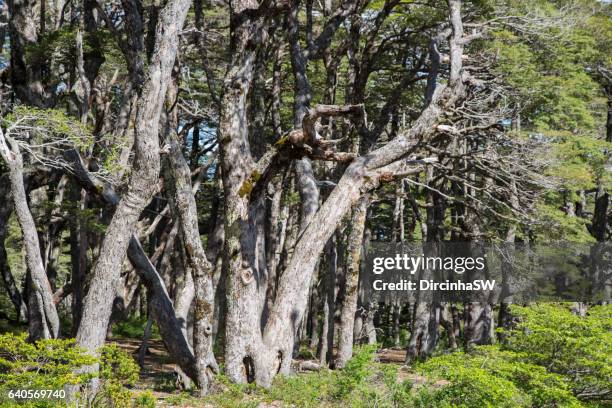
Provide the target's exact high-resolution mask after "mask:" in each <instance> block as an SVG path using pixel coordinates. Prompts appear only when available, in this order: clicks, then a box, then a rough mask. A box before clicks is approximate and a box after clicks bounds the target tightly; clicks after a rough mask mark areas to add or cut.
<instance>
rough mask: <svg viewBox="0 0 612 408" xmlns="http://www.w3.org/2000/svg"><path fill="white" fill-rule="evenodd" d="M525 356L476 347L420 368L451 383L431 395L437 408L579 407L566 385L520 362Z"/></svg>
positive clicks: (436, 358) (557, 376) (536, 367)
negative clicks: (446, 407) (439, 407)
mask: <svg viewBox="0 0 612 408" xmlns="http://www.w3.org/2000/svg"><path fill="white" fill-rule="evenodd" d="M524 358H525V356H524V355H521V354H517V353H514V352H511V351H502V350H499V348H498V347H497V346H484V347H478V348H476V350H474V351H473V352H471V353H463V352H458V353H452V354H447V355H443V356H439V357H435V358H432V359H431V360H429V361H427V362H425V363H423V364H422V365H420V366H419V370H420V371H421V372H422V373H424V374H426V375H428V376H433V377H434V378H445V379H446V380H448V381H450V383H449V384H448V385H446V386H443V387H442V388H440V389H439V390H438V391H436V392H434V393H432V395H431V396H432V397H433V399H434V400H435V401H436V402H437V404H436V405H437V406H457V407H542V406H564V407H573V406H579V403H578V400H576V398H575V397H574V396H573V395H572V393H571V392H570V390H569V385H568V384H567V383H566V382H565V381H564V379H563V378H562V377H561V376H559V375H556V374H551V373H548V372H547V371H546V369H545V368H544V367H542V366H538V365H535V364H531V363H528V362H525V361H523V359H524Z"/></svg>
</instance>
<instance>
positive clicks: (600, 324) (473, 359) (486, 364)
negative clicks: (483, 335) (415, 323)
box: [417, 304, 612, 407]
mask: <svg viewBox="0 0 612 408" xmlns="http://www.w3.org/2000/svg"><path fill="white" fill-rule="evenodd" d="M512 313H513V314H514V315H515V316H516V317H517V318H518V320H519V323H518V324H517V325H516V327H515V328H514V329H512V330H510V331H509V332H507V333H506V341H507V343H504V344H503V345H502V346H499V345H495V346H481V347H476V348H475V349H474V350H473V351H471V352H469V353H465V352H456V353H451V354H445V355H441V356H437V357H433V358H431V359H430V360H428V361H426V362H424V363H422V364H420V365H419V366H418V367H417V369H418V371H419V372H420V373H422V374H423V375H426V376H428V377H430V378H432V381H433V380H435V379H437V378H443V379H445V380H447V381H449V383H448V384H446V385H444V386H443V387H441V388H439V389H437V390H436V389H435V388H434V389H432V388H431V387H429V388H425V389H422V390H420V391H419V395H418V397H417V400H418V401H421V402H422V403H424V404H426V405H429V406H436V407H451V406H453V407H553V406H554V407H580V406H584V405H583V402H582V401H580V399H581V398H584V399H604V400H605V399H607V398H609V395H610V393H611V392H612V390H610V383H612V369H611V368H610V367H612V365H611V356H610V350H612V337H611V336H610V330H611V329H612V308H611V307H610V306H597V307H594V308H592V309H591V310H590V312H589V315H588V316H586V317H580V316H576V315H574V314H572V313H571V312H570V311H569V309H568V308H567V307H565V306H563V305H558V304H542V305H535V306H532V307H518V306H514V307H512Z"/></svg>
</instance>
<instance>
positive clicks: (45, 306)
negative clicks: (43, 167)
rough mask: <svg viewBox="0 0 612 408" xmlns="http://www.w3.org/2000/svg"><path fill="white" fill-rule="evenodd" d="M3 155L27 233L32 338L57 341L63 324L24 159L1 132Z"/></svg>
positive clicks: (25, 237) (23, 226) (22, 224)
mask: <svg viewBox="0 0 612 408" xmlns="http://www.w3.org/2000/svg"><path fill="white" fill-rule="evenodd" d="M9 144H10V146H9ZM0 156H2V158H3V159H4V161H5V163H6V165H7V167H8V169H9V180H10V184H11V193H12V194H11V195H12V198H13V206H14V209H15V213H16V215H17V221H18V222H19V226H20V227H21V231H22V233H23V243H24V246H25V250H26V265H27V267H28V274H29V280H28V283H29V288H28V289H29V296H28V297H29V299H28V311H29V314H30V318H29V320H28V322H29V334H30V339H32V340H37V339H41V338H45V339H49V338H56V337H57V336H58V335H59V329H60V321H59V316H58V314H57V309H56V308H55V303H54V302H53V291H52V289H51V285H50V284H49V280H48V279H47V275H46V273H45V268H44V265H43V259H42V255H41V253H40V243H39V239H38V232H37V230H36V225H35V224H34V218H33V217H32V213H31V212H30V209H29V208H28V198H27V195H26V191H25V186H24V181H23V157H22V156H21V152H20V151H19V146H18V145H17V143H16V142H15V141H14V140H12V139H10V138H9V137H5V135H4V133H3V131H2V130H1V129H0Z"/></svg>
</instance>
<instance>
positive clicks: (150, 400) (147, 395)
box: [133, 390, 157, 408]
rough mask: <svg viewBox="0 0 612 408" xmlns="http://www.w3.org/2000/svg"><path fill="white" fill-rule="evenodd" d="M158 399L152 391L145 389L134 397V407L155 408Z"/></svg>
mask: <svg viewBox="0 0 612 408" xmlns="http://www.w3.org/2000/svg"><path fill="white" fill-rule="evenodd" d="M156 402H157V399H156V398H155V397H154V396H153V393H152V392H151V391H148V390H147V391H144V392H141V393H139V394H137V395H136V398H134V405H133V406H134V408H155V406H156V405H157V404H156Z"/></svg>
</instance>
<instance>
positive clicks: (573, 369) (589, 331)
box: [505, 304, 612, 396]
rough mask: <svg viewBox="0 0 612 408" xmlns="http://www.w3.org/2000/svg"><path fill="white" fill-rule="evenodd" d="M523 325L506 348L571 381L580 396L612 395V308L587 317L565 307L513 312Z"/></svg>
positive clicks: (594, 310)
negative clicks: (611, 386)
mask: <svg viewBox="0 0 612 408" xmlns="http://www.w3.org/2000/svg"><path fill="white" fill-rule="evenodd" d="M512 313H514V314H515V315H517V317H518V318H519V319H520V323H519V324H518V325H517V326H516V328H514V329H513V330H511V331H510V332H509V333H508V338H507V345H506V346H505V349H507V350H509V351H512V352H515V353H523V354H524V355H526V356H528V358H529V361H530V362H532V363H533V364H538V365H540V366H543V367H546V369H547V370H548V371H549V372H551V373H556V374H559V375H561V376H563V378H565V379H566V381H568V382H571V384H572V390H573V392H574V393H575V394H576V395H578V396H581V395H586V394H589V395H594V396H597V395H604V396H605V395H606V394H608V396H609V394H612V390H611V389H610V384H612V355H611V350H612V336H611V335H610V333H611V330H612V306H610V305H607V306H596V307H593V308H591V309H590V311H589V313H588V314H587V316H585V317H581V316H577V315H575V314H573V313H571V311H570V310H569V308H567V307H565V306H563V305H557V304H541V305H536V306H532V307H518V306H514V307H513V308H512Z"/></svg>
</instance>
